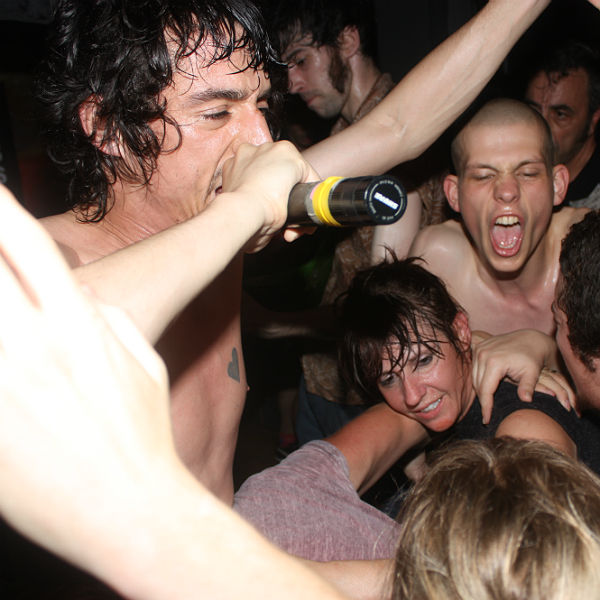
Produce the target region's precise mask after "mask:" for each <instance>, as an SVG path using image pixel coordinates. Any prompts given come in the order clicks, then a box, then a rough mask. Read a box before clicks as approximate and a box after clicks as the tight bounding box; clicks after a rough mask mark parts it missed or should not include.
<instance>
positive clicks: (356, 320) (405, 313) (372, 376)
mask: <svg viewBox="0 0 600 600" xmlns="http://www.w3.org/2000/svg"><path fill="white" fill-rule="evenodd" d="M420 260H421V259H419V258H414V257H413V258H408V259H405V260H397V259H396V258H395V257H394V256H393V255H392V260H391V261H386V262H383V263H381V264H379V265H376V266H374V267H370V268H368V269H365V270H363V271H360V272H359V273H357V275H356V276H355V277H354V279H353V281H352V283H351V284H350V287H349V288H348V290H347V291H346V292H345V293H344V294H343V295H342V296H341V297H340V299H339V301H338V302H339V304H338V309H339V315H340V324H341V329H342V339H341V343H340V345H339V363H340V370H341V372H342V375H343V377H344V380H345V381H346V383H347V384H348V385H349V386H353V387H354V388H355V389H356V390H357V391H358V393H359V394H361V395H362V396H364V397H365V398H364V399H365V400H369V401H371V402H380V401H381V400H383V397H382V395H381V393H380V391H379V387H378V381H379V378H380V377H381V375H382V357H384V356H387V357H389V359H390V361H391V363H392V368H395V367H399V368H401V369H403V368H404V367H405V365H406V362H407V360H408V355H409V353H410V351H411V348H412V347H413V346H415V347H416V350H417V356H418V355H419V353H420V351H421V349H423V348H425V349H427V350H428V351H430V352H432V353H433V354H435V355H437V356H442V349H441V347H440V344H442V343H450V344H451V345H452V346H453V347H454V349H455V350H456V352H457V353H458V355H459V356H460V357H461V358H462V359H464V358H465V357H466V352H467V351H465V349H464V347H463V345H462V343H461V340H460V339H459V338H458V335H457V333H456V331H455V329H454V327H453V324H454V319H455V317H456V315H457V314H458V313H459V312H464V311H463V310H462V309H461V308H460V306H459V305H458V304H457V303H456V301H455V300H454V299H453V298H452V297H451V296H450V294H449V293H448V291H447V290H446V287H445V285H444V284H443V283H442V281H441V280H440V279H439V278H438V277H436V276H435V275H433V274H432V273H430V272H429V271H427V270H426V269H424V268H423V267H422V266H421V265H419V264H418V263H419V262H420Z"/></svg>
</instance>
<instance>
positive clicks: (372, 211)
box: [286, 175, 406, 227]
mask: <svg viewBox="0 0 600 600" xmlns="http://www.w3.org/2000/svg"><path fill="white" fill-rule="evenodd" d="M405 210H406V192H405V191H404V188H403V187H402V184H401V183H400V182H399V181H398V180H397V179H396V178H395V177H391V176H389V175H381V176H377V177H370V176H369V177H345V178H343V177H328V178H327V179H325V180H324V181H316V182H311V183H297V184H296V185H295V186H294V187H293V188H292V190H291V192H290V196H289V200H288V218H287V222H286V224H287V225H313V226H314V225H327V226H332V227H356V226H361V225H389V224H391V223H395V222H396V221H397V220H398V219H400V217H402V215H403V214H404V211H405Z"/></svg>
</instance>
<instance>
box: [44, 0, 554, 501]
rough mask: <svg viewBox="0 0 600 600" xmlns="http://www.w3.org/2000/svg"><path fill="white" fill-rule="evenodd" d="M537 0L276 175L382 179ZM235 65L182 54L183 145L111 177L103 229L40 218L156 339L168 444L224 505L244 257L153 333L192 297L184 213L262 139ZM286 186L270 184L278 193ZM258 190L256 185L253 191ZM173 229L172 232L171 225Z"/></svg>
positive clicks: (460, 96)
mask: <svg viewBox="0 0 600 600" xmlns="http://www.w3.org/2000/svg"><path fill="white" fill-rule="evenodd" d="M548 1H549V0H523V1H522V2H520V3H518V5H517V6H515V4H514V2H511V1H509V0H490V2H488V3H487V4H486V5H485V7H484V8H483V9H482V10H481V11H480V13H478V15H477V16H476V17H474V18H473V19H472V20H471V21H470V22H469V23H467V24H466V25H465V26H464V27H462V28H461V29H460V30H459V31H458V32H456V33H455V34H454V35H453V36H451V37H450V38H449V39H448V40H446V41H445V42H444V43H443V44H442V45H440V46H439V47H438V48H437V49H436V50H434V51H433V52H432V53H431V54H430V55H428V56H427V57H426V59H424V60H423V61H422V62H421V63H420V64H419V65H418V66H417V67H416V68H415V69H413V71H411V73H410V74H409V75H407V77H405V78H404V80H403V81H402V82H401V83H400V84H399V85H398V86H397V87H396V88H395V89H394V90H393V91H392V92H391V93H390V94H389V95H388V97H387V98H386V99H385V100H384V102H382V103H380V104H379V105H378V107H377V108H376V109H375V110H374V111H372V112H371V113H370V114H369V115H368V118H365V119H363V120H361V121H360V122H359V123H358V124H357V126H356V128H355V127H350V128H348V129H347V130H346V131H344V132H342V133H340V134H338V135H336V136H333V137H332V138H329V139H328V140H325V141H324V142H323V143H321V144H319V145H317V147H312V148H311V149H310V150H309V152H307V153H306V154H305V158H306V159H307V160H308V161H309V162H310V163H311V164H313V165H314V167H315V169H316V170H317V171H318V175H317V174H316V173H314V172H313V173H309V172H308V168H307V167H303V169H304V172H302V173H300V172H298V173H296V178H295V179H294V180H292V181H287V182H286V184H289V187H288V188H287V190H288V191H289V188H290V187H291V185H293V183H295V182H297V181H308V180H313V181H314V180H317V179H319V178H323V177H326V176H329V175H340V176H344V175H346V176H358V175H363V174H367V175H368V174H377V173H382V172H385V171H387V170H389V169H390V168H391V167H392V166H394V165H396V164H397V163H398V162H403V161H405V160H409V159H410V158H414V157H416V156H418V155H419V154H420V153H421V152H422V151H423V150H424V149H425V148H426V147H427V146H428V145H429V144H430V143H432V142H433V141H434V140H435V139H436V138H437V137H438V136H439V135H440V133H441V132H442V131H443V130H444V129H445V128H446V127H447V126H448V125H449V124H450V123H451V122H452V121H453V120H454V119H455V118H456V117H457V116H458V115H459V114H460V113H461V112H462V110H464V108H465V107H466V106H467V105H468V104H469V102H471V101H472V100H473V99H474V98H475V96H476V95H477V94H478V93H479V91H480V90H481V89H482V88H483V86H484V85H485V84H486V83H487V81H489V79H490V77H491V76H492V74H493V73H494V72H495V70H496V69H497V68H498V66H499V64H500V62H501V61H502V60H503V58H504V56H505V55H506V53H507V52H508V51H509V50H510V48H511V47H512V45H513V44H514V43H515V42H516V40H517V39H518V38H519V37H520V35H522V33H523V32H524V31H525V30H526V28H527V27H528V26H529V25H530V24H531V23H532V22H533V21H534V20H535V18H536V17H537V16H538V15H539V14H540V13H541V12H542V11H543V9H544V8H545V7H546V6H547V4H548ZM245 62H246V57H245V56H243V55H240V54H239V53H236V54H234V56H233V57H232V60H231V63H233V64H230V63H229V62H227V61H220V62H217V63H215V64H214V65H212V66H211V67H210V68H205V67H204V66H203V65H202V64H201V61H200V59H199V58H198V56H195V55H194V56H192V57H190V62H189V64H186V65H183V67H184V70H185V71H186V72H187V73H191V74H192V75H193V74H196V75H199V76H196V77H190V76H187V77H186V76H184V75H182V74H181V73H177V74H176V76H175V79H174V82H173V84H172V85H171V86H169V88H167V89H166V90H164V95H165V98H166V100H167V103H168V107H169V112H170V113H172V114H173V117H174V118H175V120H176V121H177V122H178V123H180V124H181V126H182V130H183V134H184V135H183V139H182V144H181V146H180V147H179V148H178V149H177V150H176V151H173V152H170V153H164V154H162V155H161V156H160V157H159V160H158V168H157V171H156V172H155V174H154V175H153V177H152V180H151V182H150V184H149V185H147V186H144V187H140V186H132V185H129V184H127V183H126V182H121V181H118V182H117V183H116V184H115V185H114V186H113V188H112V192H113V195H114V207H113V209H112V210H111V211H110V213H109V214H108V215H107V217H106V218H105V219H104V220H103V221H102V222H101V223H96V224H82V223H79V222H77V220H76V218H75V216H74V214H73V213H65V214H64V215H60V216H57V217H54V218H51V219H49V220H46V221H45V222H44V225H45V226H46V228H47V229H48V231H49V232H50V233H51V235H52V237H54V239H55V240H56V241H57V242H58V243H59V244H60V246H61V248H62V250H63V251H64V254H65V256H66V257H67V259H68V260H69V264H70V265H71V266H73V267H78V266H79V268H78V269H77V276H78V278H79V279H80V281H81V282H83V283H85V284H87V285H88V286H89V287H90V288H91V289H93V290H94V292H95V293H96V294H97V295H98V296H99V297H101V298H102V300H103V301H104V302H106V303H108V304H117V305H119V306H121V307H123V308H125V309H126V310H127V311H128V313H129V314H130V316H132V318H133V319H134V320H135V322H136V324H137V325H138V326H139V327H140V329H141V330H142V331H143V332H144V333H145V335H146V336H147V338H148V339H149V340H151V341H152V342H153V343H154V342H156V340H157V339H158V338H159V337H161V336H162V339H161V341H160V342H159V346H160V347H161V349H162V351H163V353H164V357H165V359H166V361H167V363H168V364H167V366H168V368H169V370H170V371H171V373H172V375H171V383H172V385H173V389H174V411H173V418H174V425H173V427H174V432H175V438H176V445H177V449H178V451H179V452H180V453H181V454H182V457H183V458H184V460H185V461H186V464H187V466H188V467H190V468H191V469H192V471H193V472H194V474H195V475H196V476H197V477H198V478H199V479H200V480H201V481H202V482H203V483H204V484H205V485H206V486H207V487H208V488H209V489H210V490H212V491H213V492H214V493H216V494H217V495H219V496H220V497H221V499H223V500H224V501H225V502H230V501H231V497H232V491H233V482H232V469H231V467H232V459H233V452H234V448H235V443H236V435H237V428H238V425H239V419H240V416H241V413H242V407H243V402H244V397H245V393H246V382H245V374H244V370H243V366H242V365H243V357H242V349H241V344H240V339H241V334H240V330H239V293H240V292H239V286H240V273H241V271H240V269H241V258H236V259H234V260H233V261H232V262H231V263H230V264H228V265H227V266H225V265H223V267H224V272H223V275H222V276H221V277H220V278H218V279H217V280H216V281H215V283H214V284H213V285H212V286H211V289H210V290H208V291H207V293H206V295H205V296H204V298H199V299H198V300H197V301H196V303H195V304H194V305H193V306H190V308H189V310H188V312H187V314H186V315H182V316H181V317H180V319H181V321H178V322H176V323H174V324H173V325H172V326H171V328H170V329H168V330H167V331H166V332H165V333H163V331H164V330H165V328H166V327H167V325H168V324H169V323H170V322H171V321H172V319H173V318H174V317H175V316H176V315H178V314H179V313H180V312H181V311H182V310H183V309H184V307H185V306H187V304H188V303H190V302H191V301H192V300H193V299H194V298H195V297H196V295H197V294H198V291H199V290H198V287H197V286H196V285H195V277H194V273H195V269H196V265H201V264H202V256H201V255H200V254H199V253H198V252H197V250H196V244H197V243H198V242H197V240H196V239H195V237H194V236H193V229H194V216H195V215H198V214H199V213H201V212H203V211H205V210H208V208H207V207H210V204H211V202H213V201H214V199H215V197H216V195H217V192H218V191H219V190H220V187H221V185H222V183H224V182H225V178H224V177H223V175H222V173H223V170H224V169H225V170H226V164H227V161H228V160H229V159H231V158H233V157H234V156H236V153H238V152H239V148H240V147H241V145H242V144H243V143H247V144H248V143H249V144H253V145H260V144H264V143H266V142H269V141H270V136H269V133H268V129H267V125H266V122H265V120H264V115H263V113H262V110H263V109H266V108H267V101H266V95H267V94H268V87H269V86H268V82H267V81H265V78H264V77H263V76H262V72H261V71H260V70H259V71H253V70H248V71H244V70H241V71H240V67H243V66H244V64H245ZM207 92H208V93H207ZM431 115H435V116H436V118H435V119H434V120H432V119H431ZM81 118H82V125H83V127H84V129H85V130H86V131H87V132H89V133H92V132H93V131H94V115H93V103H84V105H83V106H82V110H81ZM166 135H167V137H166V142H167V147H173V144H171V145H170V146H169V145H168V143H169V142H171V141H174V140H175V138H174V137H173V132H172V131H171V130H170V129H169V128H167V132H166ZM382 148H385V153H383V152H382ZM102 150H103V151H105V152H115V153H118V152H120V151H121V149H119V148H114V147H105V148H103V149H102ZM198 157H202V158H201V160H199V158H198ZM298 164H299V163H298ZM263 168H265V169H266V170H267V171H268V173H269V174H268V177H265V176H264V175H263V176H262V177H261V178H260V181H256V180H255V181H253V187H252V194H253V195H255V194H256V191H255V190H256V189H260V186H261V184H262V187H263V188H264V187H265V186H264V181H265V180H271V178H275V179H277V177H278V174H277V172H276V170H275V169H270V167H269V165H263ZM269 169H270V170H269ZM300 170H301V169H300V167H298V171H300ZM310 177H313V179H310ZM284 187H285V186H284V185H283V184H282V185H280V186H277V189H278V190H279V191H280V192H282V193H283V191H282V190H283V189H284ZM236 189H238V190H239V191H240V192H241V193H245V192H248V191H249V186H248V185H247V184H246V183H244V182H243V181H242V182H241V183H240V184H239V187H238V188H236ZM224 191H225V190H224ZM268 193H269V191H268V190H263V195H264V194H268ZM286 197H287V194H286ZM141 215H143V219H142V218H141ZM232 218H234V217H233V216H232ZM186 222H187V223H189V226H188V227H186V226H185V224H186ZM239 224H240V226H243V223H242V222H240V223H239ZM173 226H176V227H177V228H178V229H176V231H171V230H172V229H173ZM279 226H280V227H281V224H280V225H279ZM229 229H230V225H228V224H224V225H223V226H222V227H220V228H215V230H214V234H213V235H214V236H215V240H214V241H215V242H216V243H222V242H223V240H222V239H221V238H223V237H224V236H227V235H229ZM159 232H160V233H159ZM273 232H274V231H272V230H271V231H270V233H271V234H272V233H273ZM141 240H143V242H142V243H140V244H137V243H136V242H140V241H141ZM167 240H168V242H167ZM209 241H210V239H209ZM252 247H255V244H252ZM97 259H102V260H97ZM81 265H83V267H81ZM194 317H198V318H199V319H200V320H199V321H196V319H194ZM187 319H189V320H187ZM192 320H194V321H195V323H194V325H195V326H194V328H193V329H190V328H189V327H186V326H185V323H186V322H191V321H192ZM207 332H208V335H207ZM201 337H202V338H203V341H202V342H200V343H199V344H198V346H195V350H194V351H193V352H192V354H191V355H190V356H187V357H185V356H183V354H176V352H177V350H174V349H177V347H178V346H179V345H180V344H192V341H193V339H194V338H195V339H197V340H199V339H200V338H201ZM167 347H168V349H167ZM234 351H235V352H234ZM236 353H237V355H238V367H239V381H237V378H236V377H232V376H230V373H232V374H233V375H235V374H236V370H235V354H236ZM209 355H210V356H209ZM205 393H207V394H208V395H202V401H201V402H200V397H201V394H205ZM194 422H195V425H194ZM188 434H189V435H188ZM186 435H188V437H187V439H186V437H185V436H186ZM190 436H191V437H190Z"/></svg>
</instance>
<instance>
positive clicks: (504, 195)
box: [444, 123, 567, 274]
mask: <svg viewBox="0 0 600 600" xmlns="http://www.w3.org/2000/svg"><path fill="white" fill-rule="evenodd" d="M461 135H462V147H463V151H464V161H463V166H464V168H463V169H462V172H461V173H460V175H459V176H454V175H450V176H448V177H447V178H446V181H445V182H444V190H445V192H446V195H447V197H448V201H449V203H450V205H451V206H452V208H453V209H454V210H456V211H458V212H460V213H461V216H462V219H463V223H464V226H465V228H466V230H467V231H468V233H469V235H470V236H471V239H472V242H473V244H474V247H475V250H476V252H477V254H478V256H479V258H480V260H481V261H482V263H483V264H484V266H486V268H488V269H490V270H491V271H493V272H495V273H499V274H502V273H504V274H510V273H516V272H518V271H519V270H520V269H521V267H523V266H524V265H525V263H526V262H527V260H528V259H529V258H530V257H531V255H532V254H533V252H534V251H535V250H536V248H537V247H538V244H539V242H540V240H541V239H542V237H543V236H544V235H545V233H546V231H547V229H548V226H549V223H550V219H551V216H552V207H553V205H555V204H560V202H562V199H563V197H564V192H565V191H566V184H567V179H566V169H565V167H564V166H562V165H561V166H559V167H555V168H554V169H550V170H549V168H548V167H547V165H546V161H545V159H544V155H543V151H542V149H543V137H542V131H541V128H540V126H538V125H537V124H535V123H517V124H504V125H491V124H490V125H468V126H467V128H466V129H465V130H464V131H463V132H462V134H461ZM555 186H556V188H557V192H556V193H555V189H554V187H555Z"/></svg>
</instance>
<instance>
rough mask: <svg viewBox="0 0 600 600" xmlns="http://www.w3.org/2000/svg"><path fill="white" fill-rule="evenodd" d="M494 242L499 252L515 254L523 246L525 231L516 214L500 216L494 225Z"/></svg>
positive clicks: (508, 254) (509, 254)
mask: <svg viewBox="0 0 600 600" xmlns="http://www.w3.org/2000/svg"><path fill="white" fill-rule="evenodd" d="M491 238H492V244H493V246H494V250H495V251H496V253H497V254H500V255H501V256H514V255H515V254H517V252H518V251H519V249H520V248H521V242H522V240H523V233H522V229H521V222H520V221H519V218H518V217H515V216H514V215H506V216H502V217H498V218H497V219H496V220H495V221H494V226H493V227H492V235H491Z"/></svg>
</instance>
